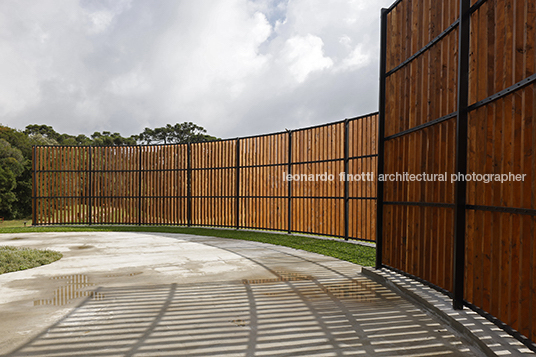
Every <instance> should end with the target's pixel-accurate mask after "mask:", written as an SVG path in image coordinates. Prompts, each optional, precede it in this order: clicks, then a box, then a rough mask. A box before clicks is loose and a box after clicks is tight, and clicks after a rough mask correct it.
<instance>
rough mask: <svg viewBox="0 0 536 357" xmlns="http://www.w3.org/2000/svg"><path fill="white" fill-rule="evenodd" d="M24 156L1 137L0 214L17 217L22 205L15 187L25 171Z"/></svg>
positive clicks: (6, 216)
mask: <svg viewBox="0 0 536 357" xmlns="http://www.w3.org/2000/svg"><path fill="white" fill-rule="evenodd" d="M24 162H25V159H24V156H23V155H22V152H21V151H20V150H19V149H18V148H15V147H13V146H12V145H11V144H10V143H9V142H8V141H7V140H5V139H2V138H0V216H2V217H5V218H17V216H19V214H20V213H21V212H20V206H18V205H17V204H16V203H17V201H18V199H17V194H16V191H15V189H16V188H17V181H18V177H19V176H21V175H22V173H23V172H24Z"/></svg>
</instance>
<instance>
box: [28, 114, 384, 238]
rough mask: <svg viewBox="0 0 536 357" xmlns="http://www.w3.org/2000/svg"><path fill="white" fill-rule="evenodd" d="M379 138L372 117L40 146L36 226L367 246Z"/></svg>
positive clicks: (371, 228)
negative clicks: (216, 233)
mask: <svg viewBox="0 0 536 357" xmlns="http://www.w3.org/2000/svg"><path fill="white" fill-rule="evenodd" d="M376 133H377V114H370V115H365V116H362V117H358V118H353V119H347V120H344V121H339V122H336V123H330V124H326V125H321V126H316V127H311V128H305V129H298V130H292V131H288V132H283V133H275V134H268V135H261V136H253V137H246V138H238V139H230V140H221V141H214V142H206V143H192V144H177V145H154V146H118V147H117V146H116V147H59V146H37V147H34V161H33V162H34V191H33V196H34V197H33V202H34V207H33V210H34V211H33V212H34V214H33V223H34V224H35V225H52V224H84V225H88V224H136V225H186V226H215V227H233V228H253V229H267V230H278V231H288V232H303V233H312V234H321V235H327V236H336V237H344V238H350V239H362V240H369V241H373V240H375V234H376V232H375V226H376V221H375V217H376V182H375V178H374V177H373V176H369V177H368V178H370V180H363V179H362V178H363V175H362V174H363V173H365V174H369V173H370V175H374V173H375V171H376V165H377V162H376V157H377V153H376V146H377V145H376ZM345 173H346V174H350V175H352V176H351V179H352V181H349V180H346V178H350V177H347V176H344V174H345ZM289 175H290V176H289ZM341 175H342V176H341ZM365 178H366V177H365Z"/></svg>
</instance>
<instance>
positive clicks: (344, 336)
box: [0, 232, 479, 356]
mask: <svg viewBox="0 0 536 357" xmlns="http://www.w3.org/2000/svg"><path fill="white" fill-rule="evenodd" d="M0 245H13V246H25V247H31V248H48V249H53V250H58V251H61V252H62V253H63V254H64V257H63V258H62V259H61V260H59V261H57V262H54V263H52V264H49V265H46V266H42V267H39V268H34V269H30V270H26V271H21V272H15V273H8V274H2V275H0V321H1V324H0V354H2V355H3V356H213V355H215V356H399V355H400V356H442V355H450V356H476V355H479V351H478V350H476V349H475V347H474V346H472V345H470V343H468V342H466V341H464V340H463V338H462V337H460V336H458V335H457V334H456V333H454V332H452V331H451V330H450V329H449V328H447V327H446V326H445V325H443V324H442V323H440V322H439V320H436V319H435V318H434V317H433V316H431V315H428V314H427V313H425V312H423V311H422V310H420V309H419V308H417V307H416V306H415V305H413V304H412V303H410V302H409V301H408V300H406V299H404V298H403V297H401V296H400V295H397V294H396V293H394V292H393V291H391V290H389V289H387V288H386V287H384V286H382V285H381V284H379V283H376V282H374V281H373V280H371V279H369V278H368V277H366V276H364V275H362V274H361V267H360V266H358V265H355V264H352V263H349V262H344V261H340V260H337V259H334V258H331V257H326V256H322V255H318V254H314V253H309V252H304V251H300V250H295V249H291V248H287V247H280V246H274V245H270V244H263V243H257V242H249V241H239V240H232V239H223V238H213V237H199V236H191V235H179V234H162V233H123V232H114V233H100V232H99V233H27V234H2V235H0Z"/></svg>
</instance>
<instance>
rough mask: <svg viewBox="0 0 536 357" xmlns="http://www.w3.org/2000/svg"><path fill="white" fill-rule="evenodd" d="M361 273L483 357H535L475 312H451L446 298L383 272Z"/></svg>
mask: <svg viewBox="0 0 536 357" xmlns="http://www.w3.org/2000/svg"><path fill="white" fill-rule="evenodd" d="M361 272H362V274H363V275H365V276H367V277H368V278H370V279H372V280H374V281H376V282H377V283H379V284H381V285H383V286H385V287H387V288H389V289H391V290H393V291H394V292H396V293H398V294H400V295H402V296H404V297H405V298H407V299H408V300H410V301H411V302H412V303H414V304H416V305H417V306H420V307H422V308H424V309H426V310H427V311H428V312H430V313H431V314H432V315H434V316H435V317H437V318H438V319H439V320H441V321H442V322H443V323H445V324H446V325H447V326H449V327H450V328H451V329H453V330H454V331H456V333H458V334H459V335H460V336H461V337H462V338H464V339H465V340H466V341H467V342H468V343H470V344H472V345H473V347H475V348H476V349H478V350H479V351H480V352H482V353H483V354H484V355H485V356H492V357H495V356H502V355H514V356H515V355H535V354H534V353H533V352H532V351H530V350H529V349H527V348H526V347H525V346H524V345H523V344H522V343H521V342H519V341H518V340H516V339H515V338H514V337H512V336H511V335H509V334H507V333H506V332H504V331H503V330H501V329H500V328H498V327H496V326H495V325H494V324H493V323H491V322H489V321H488V320H487V319H485V318H484V317H482V316H480V315H478V314H477V313H476V312H474V311H472V310H469V309H464V310H454V309H453V308H452V303H451V301H450V298H449V297H448V296H446V295H444V294H442V293H440V292H438V291H436V290H434V289H432V288H430V287H428V286H426V285H424V284H421V283H419V282H417V281H415V280H413V279H410V278H408V277H406V276H403V275H401V274H398V273H395V272H393V271H390V270H387V269H381V270H376V269H374V268H370V267H363V268H362V270H361ZM393 278H394V279H393ZM394 280H396V281H394ZM408 284H410V285H411V287H409V286H408Z"/></svg>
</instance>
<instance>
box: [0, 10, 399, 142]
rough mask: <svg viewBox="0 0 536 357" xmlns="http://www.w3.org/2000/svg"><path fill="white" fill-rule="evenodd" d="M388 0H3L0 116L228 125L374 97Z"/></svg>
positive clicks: (223, 130) (275, 126)
mask: <svg viewBox="0 0 536 357" xmlns="http://www.w3.org/2000/svg"><path fill="white" fill-rule="evenodd" d="M390 3H391V0H389V1H387V0H354V1H352V0H333V1H329V2H328V1H325V0H292V1H287V0H217V1H215V0H196V1H190V0H160V1H142V0H125V1H118V0H97V1H91V2H89V1H87V2H86V1H82V2H75V1H71V0H39V1H34V0H18V1H2V2H0V78H2V81H1V82H0V122H1V123H3V124H6V125H9V126H12V127H16V128H19V129H23V128H24V127H25V126H26V125H28V124H33V123H46V124H48V125H52V126H53V127H54V128H55V129H56V130H57V131H59V132H67V133H71V134H78V133H85V134H91V133H92V132H94V131H103V130H109V131H118V132H121V133H122V134H123V135H131V134H137V133H139V132H141V131H142V130H143V128H144V127H146V126H150V127H158V126H164V125H166V124H167V123H175V122H180V121H193V122H196V123H197V124H199V125H202V126H204V127H205V128H206V129H207V130H208V131H209V133H211V134H213V135H217V136H220V137H236V136H240V135H251V134H261V133H266V132H271V131H280V130H282V129H283V128H285V127H289V128H290V127H292V128H295V127H298V126H303V125H313V124H319V123H323V122H327V121H333V120H338V119H343V118H344V117H351V116H356V115H359V114H362V113H367V112H371V111H373V110H376V109H377V93H376V92H377V89H376V88H377V82H378V75H377V71H378V63H377V62H378V52H379V43H378V41H379V37H378V33H379V15H380V8H381V7H382V6H384V7H385V6H387V5H389V4H390Z"/></svg>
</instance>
